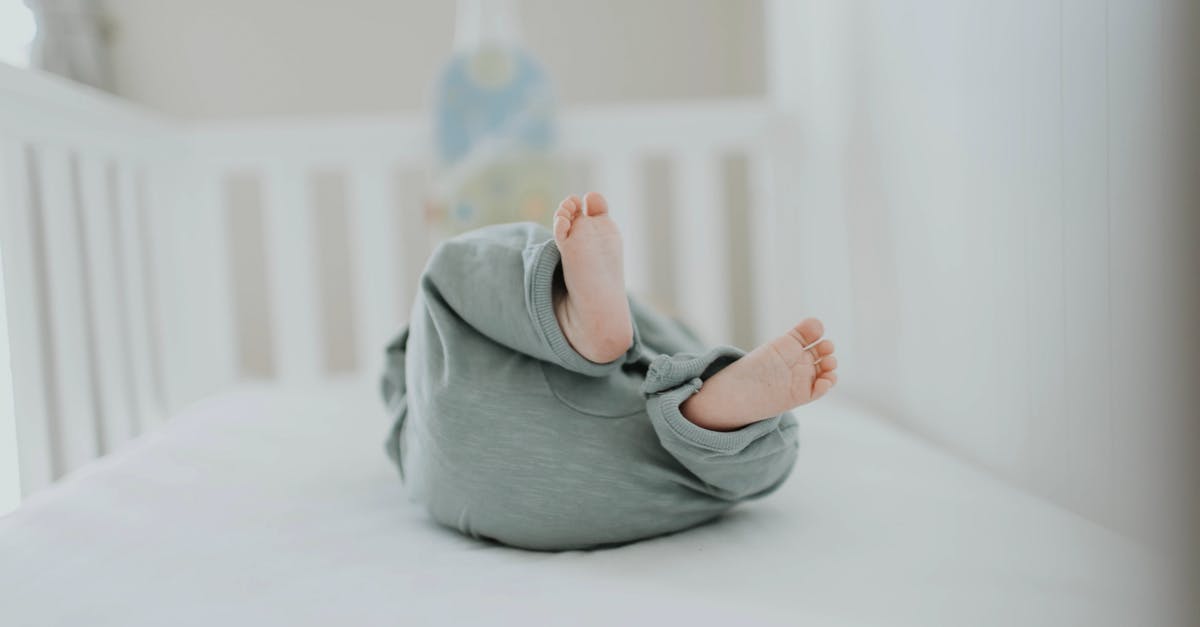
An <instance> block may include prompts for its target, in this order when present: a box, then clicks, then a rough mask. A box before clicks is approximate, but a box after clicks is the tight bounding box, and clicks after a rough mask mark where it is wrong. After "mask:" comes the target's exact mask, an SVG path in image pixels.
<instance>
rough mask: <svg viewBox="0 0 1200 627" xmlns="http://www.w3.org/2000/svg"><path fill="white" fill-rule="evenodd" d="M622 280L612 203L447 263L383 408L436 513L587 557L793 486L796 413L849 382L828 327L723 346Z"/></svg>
mask: <svg viewBox="0 0 1200 627" xmlns="http://www.w3.org/2000/svg"><path fill="white" fill-rule="evenodd" d="M623 276H624V274H623V269H622V255H621V234H620V232H619V231H618V229H617V225H616V223H615V222H613V221H612V219H611V218H610V217H609V216H608V206H607V203H606V201H605V200H604V198H603V197H602V196H601V195H599V194H596V193H589V194H588V195H587V196H586V197H585V198H583V199H582V200H580V199H579V198H577V197H574V196H572V197H570V198H568V199H566V200H564V201H563V203H562V205H561V206H560V207H559V209H558V211H557V212H556V213H555V215H554V233H553V234H551V233H550V232H549V231H547V230H546V229H545V228H544V227H541V226H538V225H535V224H528V223H524V224H506V225H500V226H494V227H487V228H483V229H480V230H477V231H474V232H471V233H467V234H465V235H461V236H459V237H456V238H454V239H451V240H449V241H447V242H445V243H443V244H442V245H441V246H439V247H438V249H437V250H436V251H435V252H434V254H433V257H432V258H431V259H430V261H429V264H428V266H426V268H425V272H424V274H423V275H422V277H421V283H420V287H419V290H418V294H417V299H416V304H415V305H414V308H413V314H412V321H411V323H410V325H409V327H408V329H406V330H405V331H404V332H403V333H401V335H400V337H399V338H398V339H397V340H395V341H394V342H393V343H392V344H391V345H390V346H389V347H388V349H387V356H388V362H387V370H386V372H385V374H384V378H383V396H384V400H385V401H386V403H387V406H388V408H389V411H390V412H391V413H392V415H393V416H395V418H396V422H395V426H394V428H393V429H392V432H391V435H390V437H389V438H388V442H387V450H388V454H389V455H390V456H391V457H392V459H393V460H394V461H395V462H396V464H397V465H398V466H399V468H400V474H401V477H402V479H403V481H404V483H405V484H406V486H407V488H408V490H409V494H410V496H411V498H413V499H414V500H416V501H418V502H420V503H422V504H423V505H424V506H425V507H426V508H427V509H428V510H429V512H430V514H431V515H432V516H433V518H434V519H435V520H437V521H438V522H440V523H442V524H444V525H447V526H450V527H453V528H455V529H457V530H459V531H461V532H462V533H465V534H468V535H470V536H474V537H478V538H487V539H492V540H496V541H499V542H502V543H505V544H508V545H512V546H517V547H523V548H529V549H543V550H562V549H582V548H590V547H597V546H603V545H612V544H619V543H625V542H630V541H634V540H639V539H642V538H648V537H651V536H656V535H660V534H664V533H669V532H673V531H679V530H681V529H686V528H688V527H692V526H694V525H697V524H699V523H702V522H705V521H708V520H711V519H713V518H715V517H717V516H719V515H720V514H721V513H722V512H724V511H726V510H728V509H729V508H731V507H733V506H734V505H736V504H737V503H738V502H740V501H743V500H746V499H752V498H756V497H761V496H763V495H766V494H768V493H770V492H771V491H773V490H775V489H776V488H778V487H779V486H780V484H782V483H783V481H784V480H785V479H786V478H787V476H788V473H789V472H790V471H791V468H792V465H793V464H794V462H795V460H796V448H797V441H796V421H795V418H793V416H792V415H791V414H790V413H788V410H789V409H791V408H793V407H796V406H798V405H803V404H805V403H808V402H811V401H814V400H816V399H818V398H820V397H821V396H822V395H824V394H825V393H826V392H828V391H829V390H830V388H832V387H833V386H834V384H835V383H836V382H837V375H836V374H835V373H834V371H835V369H836V368H837V359H836V358H835V357H834V356H833V343H832V342H830V341H829V340H823V339H822V334H823V329H822V326H821V323H820V322H819V321H817V320H812V319H809V320H805V321H804V322H801V323H800V324H799V325H798V326H796V327H795V328H794V329H792V330H790V331H788V332H787V333H786V334H784V335H782V336H780V337H778V338H776V339H775V340H772V341H771V342H769V343H767V344H764V345H762V346H760V347H758V348H756V349H754V350H753V351H752V352H750V353H748V354H744V353H743V352H742V351H739V350H737V349H734V348H729V347H718V348H712V349H706V348H705V346H704V345H702V344H701V342H700V340H698V339H697V338H696V337H695V336H694V335H693V334H692V333H691V332H690V331H689V330H688V329H687V328H686V327H684V326H683V325H681V324H680V323H678V322H675V321H673V320H671V319H669V318H667V317H665V316H663V315H661V314H658V313H656V312H654V311H652V310H650V309H648V308H646V307H645V306H643V305H641V304H640V303H638V302H637V301H635V300H632V299H630V298H629V297H628V296H627V295H626V293H625V286H624V279H623Z"/></svg>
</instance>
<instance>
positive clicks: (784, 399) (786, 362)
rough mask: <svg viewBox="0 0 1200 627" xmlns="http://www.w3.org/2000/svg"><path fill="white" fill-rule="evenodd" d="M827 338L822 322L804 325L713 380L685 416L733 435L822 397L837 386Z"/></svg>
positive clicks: (691, 401) (690, 403) (693, 398)
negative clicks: (756, 423) (740, 429)
mask: <svg viewBox="0 0 1200 627" xmlns="http://www.w3.org/2000/svg"><path fill="white" fill-rule="evenodd" d="M824 335H825V327H824V326H823V325H822V324H821V321H820V320H817V319H815V318H809V319H807V320H805V321H804V322H801V323H800V324H798V325H796V326H795V328H793V329H792V330H791V331H788V332H787V333H786V334H784V335H781V336H779V337H777V338H775V339H774V340H772V341H770V342H768V343H766V344H763V345H762V346H759V347H758V348H756V349H754V350H753V351H751V352H750V353H748V354H747V355H745V356H744V357H742V358H741V359H739V360H737V361H735V362H733V363H732V364H729V365H728V366H726V367H725V369H724V370H721V371H720V372H718V373H717V374H715V375H713V376H712V377H711V378H710V379H708V380H707V381H705V382H704V385H703V386H702V387H701V388H700V391H699V392H697V393H695V394H693V395H692V396H691V397H690V398H688V399H687V400H686V401H684V402H683V404H682V405H680V406H679V411H680V412H681V413H682V414H683V416H684V417H685V418H687V419H688V420H689V421H691V422H693V423H695V424H696V425H699V426H701V427H704V428H705V429H711V430H714V431H733V430H735V429H739V428H741V427H744V426H746V425H748V424H750V423H752V422H757V421H759V420H763V419H765V418H770V417H771V416H775V415H778V414H781V413H783V412H785V411H787V410H789V409H792V408H793V407H797V406H799V405H804V404H806V403H811V402H813V401H815V400H817V399H819V398H821V397H822V396H824V395H825V393H826V392H828V391H829V390H830V389H832V388H833V386H834V384H835V383H837V373H836V372H834V371H835V370H837V357H835V356H834V355H833V342H831V341H829V340H826V339H822V338H823V337H824Z"/></svg>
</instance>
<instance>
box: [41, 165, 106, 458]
mask: <svg viewBox="0 0 1200 627" xmlns="http://www.w3.org/2000/svg"><path fill="white" fill-rule="evenodd" d="M37 156H38V158H37V164H38V181H39V184H40V190H41V195H42V200H43V204H42V219H43V221H44V222H43V224H44V228H43V230H42V236H43V241H44V242H45V251H46V257H45V262H46V271H47V277H46V278H47V284H48V286H49V289H50V311H49V312H48V313H49V319H50V326H51V329H52V334H53V342H52V345H53V355H52V357H51V359H53V363H54V390H55V393H56V399H55V402H56V407H57V408H58V412H57V416H56V419H55V420H54V421H53V422H52V433H54V434H55V436H56V443H57V445H58V447H59V452H60V454H61V457H60V460H61V462H62V465H61V466H60V467H58V468H56V469H55V470H56V471H57V473H58V474H63V473H66V472H69V471H71V470H73V469H75V468H78V467H79V466H81V465H82V464H84V463H86V462H87V461H89V460H91V459H94V458H95V457H96V456H97V455H98V454H99V450H98V434H97V429H96V414H95V410H96V404H95V399H94V397H93V394H92V391H93V386H92V380H91V373H90V372H89V370H88V363H89V359H90V357H89V346H90V343H89V339H88V336H87V331H86V328H87V327H86V320H85V315H86V312H87V303H86V302H85V300H84V286H83V281H82V276H83V270H84V265H83V264H84V261H83V258H82V255H81V254H80V252H81V251H80V243H81V241H82V240H81V237H82V233H80V229H79V226H80V225H79V224H78V223H77V221H76V217H77V214H76V211H75V203H76V200H77V198H76V195H75V183H76V181H75V177H74V176H73V174H72V167H73V166H72V162H71V156H70V155H69V154H68V153H67V152H66V151H65V150H62V149H60V148H58V147H44V148H42V149H40V150H38V151H37Z"/></svg>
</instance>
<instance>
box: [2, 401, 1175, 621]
mask: <svg viewBox="0 0 1200 627" xmlns="http://www.w3.org/2000/svg"><path fill="white" fill-rule="evenodd" d="M798 417H799V418H800V422H801V428H802V431H801V451H800V453H801V454H800V459H799V462H798V463H797V466H796V468H795V471H794V474H793V476H792V478H791V479H790V480H789V481H788V483H787V484H786V485H785V486H784V487H783V488H782V489H781V490H780V491H779V492H777V493H776V494H774V495H772V496H770V497H768V498H766V499H764V500H761V501H758V502H752V503H749V504H746V505H743V506H740V507H739V508H737V509H735V510H734V511H733V512H731V513H730V514H729V515H727V516H726V517H724V518H723V519H722V520H720V521H719V522H717V523H714V524H710V525H707V526H704V527H701V528H699V529H694V530H691V531H688V532H684V533H680V534H676V535H673V536H668V537H663V538H658V539H654V540H650V541H646V542H641V543H637V544H633V545H629V546H625V547H621V548H617V549H609V550H603V551H596V552H578V551H576V552H566V553H557V554H552V553H535V552H525V551H520V550H515V549H509V548H505V547H500V546H496V545H489V544H483V543H479V542H476V541H473V540H470V539H468V538H464V537H460V536H459V535H457V534H455V533H453V532H451V531H447V530H445V529H442V528H440V527H438V526H436V525H434V524H433V523H431V522H429V521H428V520H427V519H426V518H425V516H424V513H423V511H422V510H421V509H420V508H419V507H417V506H416V505H414V504H411V503H409V502H408V501H407V499H406V497H405V494H404V491H403V487H402V484H401V483H400V481H399V478H398V476H397V474H396V472H395V471H394V469H393V468H392V467H391V465H390V464H389V462H388V461H387V460H386V458H385V457H384V454H383V450H382V441H383V437H384V435H385V433H386V431H387V429H388V426H389V425H388V424H387V419H386V417H385V416H384V414H383V411H382V409H381V408H380V405H379V403H378V402H377V400H376V396H375V394H374V391H373V390H372V389H369V388H368V387H366V386H363V385H345V386H334V387H328V388H321V389H314V390H305V391H299V390H293V391H286V390H283V391H281V390H278V389H267V388H243V389H239V390H237V391H235V392H233V393H230V394H227V395H224V396H222V397H220V398H216V399H212V400H209V401H206V402H204V403H201V404H199V405H197V406H196V407H194V408H192V409H190V410H188V411H187V412H184V413H183V415H181V416H180V417H178V418H177V419H176V420H174V421H172V422H171V423H170V424H169V425H168V426H167V427H165V428H163V429H162V430H160V431H157V432H155V433H153V434H150V435H149V436H147V437H144V438H141V439H140V440H137V441H135V442H134V443H133V444H132V445H130V446H129V447H127V448H126V449H124V450H122V451H119V452H117V453H116V454H114V455H111V456H109V457H107V458H105V459H103V460H101V461H99V462H98V463H95V464H93V465H91V466H89V467H87V468H85V469H84V470H83V471H81V472H79V473H76V474H75V475H74V476H72V477H69V478H68V479H67V480H65V481H63V482H62V483H60V484H58V485H57V486H55V487H53V488H52V489H50V490H47V491H45V492H43V493H41V494H38V495H36V496H35V497H34V498H33V499H31V500H30V501H29V502H27V503H26V504H25V505H23V506H22V507H21V508H20V509H18V510H17V511H16V512H14V513H13V514H10V515H9V516H6V517H4V518H2V519H0V622H2V623H3V624H7V625H33V624H77V623H78V624H84V623H86V624H90V625H97V624H100V625H165V624H171V625H193V624H194V625H215V624H222V625H231V624H233V625H241V624H246V625H251V624H253V625H325V624H356V625H362V624H428V623H434V622H437V623H457V624H462V623H473V624H478V623H486V624H497V623H511V624H543V623H556V624H561V623H570V624H616V623H629V622H637V623H643V622H645V623H649V622H652V621H653V622H657V623H661V621H669V624H688V623H689V622H690V623H692V624H725V625H728V624H748V623H751V622H753V623H757V624H798V623H801V622H803V623H804V624H828V625H993V624H994V625H1108V624H1111V625H1129V624H1152V623H1153V620H1152V619H1151V618H1150V615H1149V614H1148V612H1151V611H1153V607H1154V606H1155V605H1157V603H1158V601H1159V600H1158V599H1156V598H1155V594H1156V591H1157V589H1158V587H1159V585H1160V584H1161V581H1160V580H1159V579H1158V578H1157V575H1156V571H1155V570H1154V564H1153V563H1152V561H1151V560H1150V558H1149V557H1148V556H1146V555H1144V554H1143V553H1142V552H1141V551H1140V550H1139V549H1138V548H1136V547H1135V546H1134V545H1132V544H1131V543H1129V542H1127V541H1126V540H1125V539H1123V538H1122V537H1120V536H1118V535H1116V534H1114V533H1111V532H1109V531H1107V530H1105V529H1103V528H1101V527H1099V526H1096V525H1094V524H1092V523H1090V522H1089V521H1087V520H1085V519H1082V518H1080V517H1078V516H1075V515H1073V514H1071V513H1069V512H1067V511H1065V510H1062V509H1060V508H1057V507H1055V506H1052V505H1049V504H1047V503H1045V502H1043V501H1041V500H1039V499H1037V498H1034V497H1031V496H1028V495H1026V494H1024V493H1022V492H1020V491H1017V490H1015V489H1013V488H1010V487H1008V486H1007V485H1006V484H1004V483H1001V482H999V481H997V480H994V479H992V478H990V477H988V476H986V475H985V474H983V473H981V472H979V471H976V470H974V469H972V468H970V467H968V466H966V465H964V464H962V463H960V462H957V461H955V460H954V459H952V458H950V457H949V456H947V455H944V454H942V453H940V452H938V451H937V450H935V449H933V448H932V447H930V446H927V445H925V444H923V443H921V442H919V441H917V440H915V439H914V438H912V437H909V436H907V435H905V434H903V433H902V432H900V431H899V430H897V429H895V428H893V427H891V426H889V425H888V424H887V423H886V422H884V421H881V420H879V419H877V418H875V417H873V416H871V415H870V414H869V413H867V412H864V411H862V410H860V409H856V408H854V407H853V406H850V405H845V404H839V403H838V402H837V401H836V400H831V401H828V402H822V403H821V404H819V405H817V406H814V407H812V408H808V409H804V410H801V411H800V412H799V413H798Z"/></svg>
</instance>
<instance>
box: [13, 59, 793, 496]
mask: <svg viewBox="0 0 1200 627" xmlns="http://www.w3.org/2000/svg"><path fill="white" fill-rule="evenodd" d="M0 86H2V89H3V90H4V91H3V92H2V93H3V102H2V103H0V106H2V107H3V109H2V110H3V118H2V120H0V124H2V126H0V133H2V134H3V135H2V140H3V168H2V171H3V185H4V187H3V189H4V192H3V193H4V196H3V198H4V204H3V212H2V213H3V220H4V223H3V237H4V238H3V241H2V243H3V249H4V264H5V266H4V267H5V279H6V280H5V289H6V297H7V302H8V307H9V320H8V327H9V337H10V341H11V348H10V350H11V352H12V360H13V363H17V364H24V366H22V367H19V368H17V369H15V370H14V372H13V387H14V390H15V391H16V395H15V404H16V405H15V415H16V416H18V417H19V420H18V421H17V423H16V429H17V432H18V436H19V437H18V438H17V441H18V442H19V443H20V452H21V455H20V460H21V461H20V477H21V486H22V490H23V491H24V492H25V493H27V494H28V493H30V492H32V491H34V490H37V489H38V488H40V487H43V486H45V485H46V484H47V483H49V482H50V481H52V480H53V479H55V478H57V477H60V476H62V475H64V474H65V473H68V472H70V471H71V470H73V469H75V468H77V467H79V466H80V465H81V464H84V463H86V462H87V461H89V460H91V459H93V458H95V457H97V456H101V455H104V454H105V453H107V452H108V451H111V450H113V449H114V448H116V447H118V446H120V445H121V444H122V443H123V442H125V441H126V440H128V439H130V438H132V437H134V436H136V435H137V434H139V433H141V432H142V431H144V430H146V429H147V428H149V427H151V426H153V425H155V424H157V423H159V422H161V421H162V420H164V419H166V417H167V416H169V415H170V414H171V413H172V412H173V411H177V410H178V409H180V408H181V407H184V406H185V405H187V404H188V403H190V402H192V401H195V400H197V399H198V398H200V397H202V396H204V395H206V394H209V393H212V392H214V391H216V390H218V389H220V388H221V387H222V386H226V385H229V384H231V383H234V382H236V381H242V380H246V379H269V380H278V381H282V382H288V383H295V382H300V383H314V382H317V381H321V380H328V379H337V378H345V377H372V376H375V375H376V374H377V370H378V368H379V366H380V357H379V355H380V351H381V348H382V346H383V345H384V343H385V341H386V340H387V339H388V337H389V336H391V335H393V334H395V333H396V332H397V330H398V329H399V327H400V326H401V325H402V324H403V322H404V320H405V317H406V315H407V309H408V303H409V301H410V298H411V294H412V293H413V290H414V285H415V284H414V281H415V279H416V277H417V275H418V274H419V272H420V269H421V267H422V265H423V263H424V259H425V256H426V255H427V254H428V252H429V250H430V249H431V241H430V236H429V234H428V233H427V229H426V224H425V220H424V218H423V203H424V200H425V197H426V192H427V181H428V178H429V177H428V174H427V170H428V167H427V163H428V158H427V153H428V151H429V148H430V147H431V140H430V138H429V137H428V135H427V133H428V130H427V124H426V119H425V116H422V115H415V114H410V115H396V116H392V117H388V118H380V119H347V120H341V119H338V120H332V121H330V120H279V121H276V120H271V121H268V122H264V123H216V124H187V123H184V122H182V121H179V120H173V119H170V118H168V117H166V116H163V115H159V114H156V113H154V112H152V111H147V110H144V109H140V108H138V107H136V106H134V105H131V104H129V103H125V102H121V101H119V100H117V99H114V98H111V97H108V96H105V95H103V94H100V93H96V92H92V91H88V90H84V89H81V88H78V87H75V86H73V85H68V84H65V83H64V82H63V81H59V80H56V79H55V78H53V77H48V76H44V75H39V74H32V73H28V72H22V71H18V70H14V69H11V68H7V67H0ZM770 124H771V116H770V113H769V111H768V109H767V107H766V106H765V105H764V104H760V103H755V102H718V103H713V104H689V105H683V106H677V105H670V106H667V105H662V106H649V105H648V106H638V107H614V108H606V109H594V110H582V111H570V112H568V113H567V114H566V115H564V116H563V120H562V140H563V141H562V144H563V145H562V153H563V154H562V159H563V160H564V162H565V163H567V164H569V166H568V171H569V172H570V178H571V179H572V181H571V183H572V184H573V185H574V186H575V189H578V190H580V191H585V190H587V189H598V190H603V191H604V192H605V193H606V194H608V196H609V197H610V199H611V200H612V206H613V207H614V213H615V214H616V216H617V219H618V220H619V221H620V223H621V224H622V226H623V228H624V230H625V233H626V237H627V242H628V243H627V248H628V251H627V254H628V256H629V258H630V259H629V263H628V264H627V266H628V267H629V268H630V269H631V270H632V269H638V270H641V269H644V268H650V267H653V268H659V269H660V272H659V274H658V275H654V274H646V273H645V272H641V271H638V272H631V273H630V285H631V289H632V290H633V291H635V292H638V293H641V294H643V295H648V296H650V297H651V298H652V299H653V300H656V301H658V302H660V303H663V304H666V305H667V306H673V308H675V309H677V310H678V311H680V312H683V315H684V317H686V318H687V319H688V320H689V321H690V322H691V323H692V324H693V325H694V326H696V327H697V328H698V329H699V330H700V331H701V333H702V334H704V335H706V336H708V337H710V338H714V339H717V340H721V341H725V342H732V341H737V342H740V343H743V344H745V343H749V342H751V341H753V340H754V339H755V335H756V334H757V333H758V330H759V329H761V328H763V327H766V326H769V323H768V322H767V321H758V320H751V319H749V317H750V316H751V315H752V314H751V312H753V311H767V310H768V309H767V308H765V307H761V308H760V307H754V306H751V303H748V302H747V299H749V300H756V301H761V300H762V298H763V296H761V295H754V294H752V293H751V292H750V289H751V286H752V285H763V284H765V282H762V281H759V282H751V281H750V280H749V277H750V275H751V273H762V272H766V271H769V269H770V268H771V267H773V266H772V264H771V263H770V251H771V248H770V247H769V246H767V245H761V246H754V247H750V246H748V244H749V242H750V240H751V239H753V240H757V242H759V243H763V242H768V241H770V239H771V233H770V228H769V224H771V216H769V215H767V214H766V211H768V210H769V208H770V207H771V203H770V202H768V201H767V196H768V194H769V187H770V186H769V182H768V180H767V178H766V177H768V176H769V167H770V163H769V159H768V152H767V141H768V138H769V136H770V135H769V132H768V131H769V126H770ZM648 171H649V172H652V173H654V174H655V180H656V181H659V182H662V181H665V182H666V185H650V186H647V180H646V174H647V172H648ZM730 206H735V207H739V208H740V207H750V209H751V210H750V211H747V212H745V213H734V214H732V215H734V216H735V218H736V219H737V221H738V223H737V224H731V223H730V222H731V220H728V219H727V216H728V215H730V212H729V211H727V207H730ZM730 234H733V235H734V237H733V238H731V237H730ZM738 238H740V239H738ZM685 239H686V242H687V244H688V245H687V246H684V245H682V242H683V241H684V240H685ZM734 242H736V243H737V245H738V246H740V247H742V248H743V249H747V250H753V251H755V253H756V254H755V255H754V256H753V257H751V258H750V259H752V262H753V267H752V266H751V265H750V264H748V263H747V264H744V263H734V260H735V258H736V259H739V260H740V259H742V258H743V257H744V256H745V255H743V254H742V252H741V250H739V251H737V253H736V255H735V254H734V253H733V252H732V251H731V246H733V243H734ZM683 267H687V268H691V269H693V271H691V272H680V273H678V276H677V277H676V276H672V272H671V269H672V268H683ZM675 279H677V281H676V280H675ZM675 284H678V285H679V287H678V288H677V289H675V290H674V291H672V292H671V293H668V294H664V293H663V292H664V286H671V285H675Z"/></svg>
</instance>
